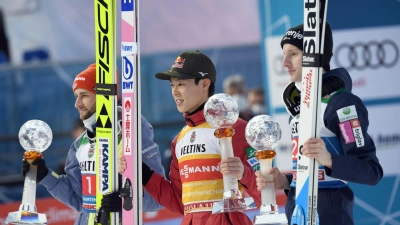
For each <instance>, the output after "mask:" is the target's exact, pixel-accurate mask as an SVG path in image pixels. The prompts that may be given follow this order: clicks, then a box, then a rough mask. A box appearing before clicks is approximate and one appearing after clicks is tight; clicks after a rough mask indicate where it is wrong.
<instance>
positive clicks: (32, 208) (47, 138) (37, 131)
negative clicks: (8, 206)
mask: <svg viewBox="0 0 400 225" xmlns="http://www.w3.org/2000/svg"><path fill="white" fill-rule="evenodd" d="M18 138H19V143H20V144H21V145H22V147H23V148H24V149H25V150H26V151H25V153H24V158H25V160H26V161H27V162H28V163H29V164H31V163H32V162H33V161H34V160H35V159H37V158H41V157H42V152H43V151H44V150H46V149H47V148H48V147H49V146H50V144H51V141H52V139H53V134H52V132H51V129H50V127H49V125H47V124H46V123H45V122H43V121H41V120H29V121H28V122H26V123H24V125H22V127H21V129H20V130H19V134H18ZM36 173H37V166H34V165H29V171H28V172H27V173H26V176H25V184H24V192H23V194H22V203H21V205H20V206H19V210H18V211H17V212H10V213H9V214H8V216H7V219H6V224H47V219H46V215H45V214H42V213H37V210H36V205H35V198H36Z"/></svg>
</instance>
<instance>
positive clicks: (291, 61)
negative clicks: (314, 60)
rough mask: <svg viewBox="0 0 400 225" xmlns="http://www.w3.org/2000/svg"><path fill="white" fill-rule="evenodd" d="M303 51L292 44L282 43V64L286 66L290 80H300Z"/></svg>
mask: <svg viewBox="0 0 400 225" xmlns="http://www.w3.org/2000/svg"><path fill="white" fill-rule="evenodd" d="M302 55H303V51H302V50H300V49H299V48H297V47H296V46H294V45H292V44H284V45H283V61H282V65H283V66H284V67H286V69H287V71H288V73H289V75H290V81H292V82H298V81H301V72H302V69H303V66H302Z"/></svg>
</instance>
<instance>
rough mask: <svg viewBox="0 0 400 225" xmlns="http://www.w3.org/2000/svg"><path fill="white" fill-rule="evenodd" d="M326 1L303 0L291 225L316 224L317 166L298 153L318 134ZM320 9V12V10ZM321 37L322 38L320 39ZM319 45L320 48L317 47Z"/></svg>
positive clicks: (312, 160)
mask: <svg viewBox="0 0 400 225" xmlns="http://www.w3.org/2000/svg"><path fill="white" fill-rule="evenodd" d="M327 5H328V1H327V0H326V1H324V0H321V1H314V2H310V1H309V0H305V1H304V25H303V27H304V33H303V36H304V37H303V70H302V88H301V104H300V125H299V139H298V144H297V146H298V154H297V155H298V160H297V173H296V174H295V177H294V179H296V207H295V209H294V211H293V214H292V219H291V224H292V225H318V224H319V219H318V212H317V202H318V167H319V164H318V162H317V160H315V159H310V158H308V157H306V156H303V155H302V154H301V148H302V146H303V144H304V142H305V141H306V140H307V139H309V138H311V137H320V129H321V125H320V124H319V119H318V117H319V116H320V107H321V87H322V62H323V60H322V54H323V46H324V35H320V34H321V32H322V34H324V33H325V21H326V10H327ZM320 9H321V11H320ZM320 37H321V38H320ZM320 46H322V47H320Z"/></svg>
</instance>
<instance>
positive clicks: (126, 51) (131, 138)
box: [121, 0, 143, 225]
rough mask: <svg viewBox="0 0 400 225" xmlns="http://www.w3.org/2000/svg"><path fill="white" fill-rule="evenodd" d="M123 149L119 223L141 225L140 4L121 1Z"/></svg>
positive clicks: (134, 0)
mask: <svg viewBox="0 0 400 225" xmlns="http://www.w3.org/2000/svg"><path fill="white" fill-rule="evenodd" d="M121 30H122V34H121V57H122V112H123V113H122V121H123V123H122V134H123V135H122V146H123V147H122V148H123V155H124V156H125V159H126V163H127V169H126V170H125V172H124V173H123V178H122V179H123V184H122V189H121V196H122V197H123V207H122V223H123V224H135V225H141V224H142V195H143V187H142V178H141V168H142V164H141V162H142V158H141V157H142V154H141V149H142V147H141V141H139V140H141V134H142V133H141V113H140V112H141V105H140V57H139V56H140V55H139V1H138V0H121Z"/></svg>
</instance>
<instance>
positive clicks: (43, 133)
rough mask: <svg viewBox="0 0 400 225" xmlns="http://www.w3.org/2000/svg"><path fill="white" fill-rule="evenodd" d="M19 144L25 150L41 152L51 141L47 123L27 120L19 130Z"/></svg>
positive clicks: (51, 134) (51, 136) (51, 135)
mask: <svg viewBox="0 0 400 225" xmlns="http://www.w3.org/2000/svg"><path fill="white" fill-rule="evenodd" d="M18 138H19V143H20V144H21V145H22V147H23V148H24V149H25V150H27V151H28V150H36V151H39V152H43V151H44V150H46V149H47V148H48V147H49V146H50V144H51V141H52V140H53V133H52V132H51V129H50V127H49V125H47V123H45V122H43V121H41V120H29V121H27V122H26V123H24V125H22V127H21V128H20V129H19V134H18Z"/></svg>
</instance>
